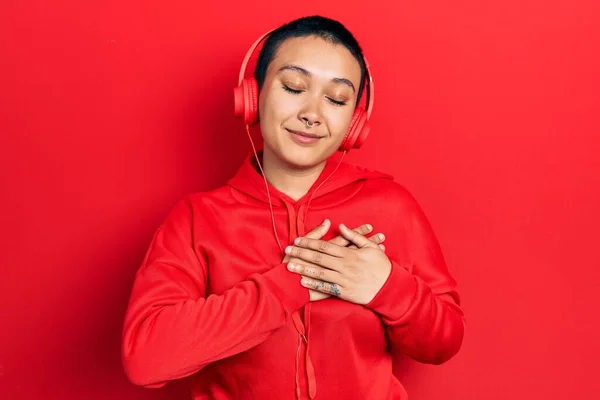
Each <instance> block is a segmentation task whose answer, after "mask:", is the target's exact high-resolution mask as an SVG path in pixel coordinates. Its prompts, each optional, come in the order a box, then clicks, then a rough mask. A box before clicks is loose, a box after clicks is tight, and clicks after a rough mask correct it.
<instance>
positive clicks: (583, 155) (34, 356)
mask: <svg viewBox="0 0 600 400" xmlns="http://www.w3.org/2000/svg"><path fill="white" fill-rule="evenodd" d="M93 3H94V4H92V2H86V1H84V2H80V1H76V0H65V1H56V2H54V4H51V2H47V1H46V2H44V1H34V0H20V1H8V2H6V1H5V2H3V6H2V9H3V10H2V12H1V13H0V14H1V16H0V41H1V42H0V43H1V44H0V87H1V90H2V94H1V95H0V99H1V100H0V101H1V104H0V121H1V125H0V129H1V136H0V171H1V172H0V174H1V175H0V178H1V181H0V183H1V186H0V190H1V196H0V205H1V210H2V211H1V214H0V215H1V218H2V219H1V221H0V222H1V224H2V225H1V231H0V232H1V233H0V239H1V240H0V243H1V246H2V248H1V252H0V257H1V264H0V265H1V268H2V270H1V272H2V273H1V277H0V296H1V297H0V300H1V302H0V306H1V307H0V310H1V311H0V324H1V329H0V332H1V333H0V335H1V338H0V339H1V341H0V343H1V344H0V398H2V399H39V398H48V399H75V398H86V399H136V400H137V399H140V400H141V399H174V398H177V397H176V394H181V393H182V390H181V387H180V385H171V387H168V388H166V389H161V390H148V389H140V388H136V387H134V386H133V385H131V384H130V383H129V382H128V381H127V380H126V378H125V376H124V374H123V372H122V369H121V364H120V358H119V357H120V356H119V346H120V334H121V326H122V318H123V315H124V312H125V307H126V302H127V300H128V296H129V290H130V286H131V284H132V281H133V275H134V272H135V270H136V269H137V267H138V265H139V263H140V262H141V258H142V256H143V254H144V252H145V250H146V247H147V245H148V244H149V240H150V238H151V235H152V233H153V232H154V230H155V229H156V228H157V226H158V224H159V223H160V222H161V221H162V220H163V218H164V217H165V216H166V213H167V212H168V211H169V209H170V208H171V207H172V206H173V205H174V203H175V202H176V201H177V200H178V199H180V198H181V197H182V196H184V195H185V194H187V193H190V192H193V191H200V190H205V189H210V188H213V187H215V186H217V185H220V184H222V183H224V182H225V180H226V179H227V178H228V177H230V176H231V175H232V174H233V173H234V171H235V170H236V169H237V167H238V165H239V163H240V162H241V160H242V158H243V156H244V155H245V154H246V152H247V151H249V149H250V147H249V144H248V140H247V137H246V136H245V132H244V130H243V128H242V125H241V124H240V122H239V121H238V120H236V119H234V117H233V96H232V88H233V86H234V85H235V83H236V81H237V74H238V70H239V65H240V62H241V60H242V58H243V56H244V54H245V51H246V50H247V48H248V47H249V46H250V44H251V43H252V42H253V41H254V40H255V39H256V37H258V36H259V35H260V34H262V33H263V32H264V31H266V30H268V29H271V28H273V27H274V26H277V25H279V24H280V23H282V22H284V21H287V20H289V19H292V18H295V17H298V16H300V15H305V14H312V13H322V14H325V15H328V16H332V17H334V18H339V19H340V20H342V21H343V22H344V23H345V24H346V25H347V26H348V27H349V28H350V29H351V30H352V31H353V32H354V33H355V34H356V35H357V36H358V38H359V39H360V41H361V42H362V44H363V47H364V48H365V51H366V54H367V56H368V58H369V60H370V62H371V67H372V70H373V74H374V79H375V85H376V104H375V111H374V114H373V121H372V122H373V125H374V129H373V133H372V135H371V137H370V139H369V140H368V141H367V143H366V145H365V146H364V147H363V148H362V149H361V150H360V151H359V152H355V153H353V154H351V155H350V156H349V157H350V161H354V162H359V163H362V164H365V165H367V166H369V167H373V168H377V169H381V170H384V171H387V172H391V173H393V174H394V175H396V177H397V179H398V180H399V181H400V182H402V183H403V184H404V185H405V186H406V187H407V188H408V189H409V190H410V191H411V192H412V193H413V194H414V195H415V196H416V198H417V199H418V200H419V202H420V203H421V205H422V206H423V208H424V209H425V211H426V213H427V215H428V216H429V217H430V219H431V222H432V224H433V226H434V228H435V230H436V233H437V234H438V236H439V239H440V242H441V244H442V247H443V249H444V252H445V255H446V258H447V261H448V264H449V265H450V268H451V270H452V272H453V274H454V276H455V277H456V278H457V280H458V281H459V283H460V290H461V294H462V296H463V306H464V309H465V311H466V313H467V331H466V337H465V342H464V346H463V349H462V350H461V352H460V353H459V354H458V355H457V356H456V357H455V358H454V359H453V360H451V361H450V362H448V363H447V364H445V365H442V366H427V365H419V364H416V363H413V362H409V361H405V362H404V363H403V366H404V367H405V369H404V370H403V372H402V375H403V377H404V382H405V384H406V386H407V389H408V391H409V394H410V395H411V398H412V399H418V400H434V399H435V400H438V399H445V400H459V399H460V400H463V399H485V400H495V399H498V400H500V399H514V400H516V399H553V400H556V399H565V400H567V399H568V400H571V399H598V398H600V379H598V372H600V371H599V368H598V366H597V359H598V356H599V355H600V329H599V328H598V316H599V315H600V312H599V311H598V306H599V303H600V302H599V300H598V293H599V292H600V273H599V268H600V256H599V255H598V251H597V249H598V239H599V238H600V235H599V234H598V226H599V223H600V211H599V210H598V205H599V204H600V189H599V187H600V178H599V175H600V157H598V152H599V151H600V139H599V133H600V123H599V116H598V115H599V113H598V111H599V108H600V95H599V94H598V93H599V89H600V80H599V71H600V56H599V54H600V22H599V18H598V17H599V11H600V7H599V5H598V4H599V3H598V2H597V1H595V0H589V1H573V0H571V1H569V0H562V1H541V0H539V1H532V0H518V1H517V0H504V1H496V2H489V1H488V2H485V1H478V0H463V1H448V2H444V1H440V0H425V1H417V2H404V3H406V4H394V3H395V2H392V1H388V0H385V1H370V2H365V1H341V0H337V1H329V2H322V1H303V2H300V3H271V0H269V1H266V0H261V1H254V2H246V3H242V2H239V4H235V3H230V2H227V1H219V2H213V3H214V4H210V3H209V2H202V1H169V2H159V1H143V2H141V1H140V2H123V1H115V0H103V1H101V2H100V1H99V2H93ZM321 3H328V4H327V5H323V4H321ZM367 3H368V7H367V6H366V4H367ZM211 7H214V8H212V9H211ZM174 340H176V338H174ZM181 398H187V397H186V396H185V395H182V396H181Z"/></svg>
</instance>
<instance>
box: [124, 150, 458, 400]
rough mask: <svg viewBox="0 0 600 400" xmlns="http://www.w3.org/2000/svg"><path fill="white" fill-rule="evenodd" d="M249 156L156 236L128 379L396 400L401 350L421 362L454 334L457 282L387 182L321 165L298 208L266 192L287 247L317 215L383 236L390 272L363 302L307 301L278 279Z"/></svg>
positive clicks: (139, 279) (206, 388) (449, 348)
mask: <svg viewBox="0 0 600 400" xmlns="http://www.w3.org/2000/svg"><path fill="white" fill-rule="evenodd" d="M253 160H254V155H253V154H251V155H250V156H248V157H247V158H246V160H245V162H244V163H243V165H242V166H241V167H240V169H239V170H238V172H237V173H236V175H235V176H234V177H233V178H232V179H231V180H229V182H228V183H227V184H226V185H224V186H222V187H220V188H217V189H215V190H213V191H209V192H203V193H195V194H192V195H189V196H187V197H185V198H184V199H182V200H181V201H180V202H179V203H178V204H177V205H176V206H175V207H174V209H173V210H172V211H171V213H170V215H169V216H168V217H167V219H166V220H165V221H164V223H163V224H162V225H161V226H160V228H159V229H158V230H157V231H156V233H155V235H154V238H153V240H152V242H151V245H150V248H149V249H148V251H147V254H146V257H145V259H144V261H143V264H142V265H141V267H140V268H139V270H138V272H137V274H136V277H135V282H134V285H133V290H132V294H131V299H130V303H129V307H128V310H127V314H126V317H125V323H124V334H123V363H124V368H125V371H126V373H127V376H128V377H129V379H130V380H131V381H132V382H133V383H135V384H137V385H142V386H145V387H151V388H152V387H161V386H163V385H165V384H166V383H167V382H169V381H171V380H175V379H180V378H184V377H187V378H188V379H190V381H191V383H192V391H193V398H194V399H196V400H199V399H203V400H208V399H215V400H224V399H235V400H244V399H296V398H297V399H311V398H316V399H328V398H337V399H346V400H352V399H356V400H359V399H360V400H365V399H368V400H370V399H373V400H378V399H406V398H407V396H406V392H405V391H404V389H403V386H402V384H401V382H400V381H399V380H398V378H397V377H396V376H394V374H393V373H392V362H393V359H394V358H395V357H397V356H399V355H400V354H405V355H408V356H409V357H412V358H413V359H415V360H417V361H420V362H423V363H431V364H440V363H443V362H445V361H447V360H449V359H450V358H452V357H453V356H454V355H455V354H456V353H457V351H458V350H459V348H460V346H461V343H462V339H463V331H464V326H463V322H464V321H463V312H462V310H461V308H460V306H459V304H460V303H459V295H458V293H457V291H456V282H455V280H454V279H453V278H452V277H451V275H450V274H449V272H448V270H447V267H446V264H445V262H444V258H443V256H442V253H441V251H440V247H439V245H438V242H437V240H436V238H435V236H434V233H433V232H432V229H431V227H430V225H429V223H428V221H427V219H426V217H425V215H424V214H423V212H422V210H421V208H420V207H419V205H418V204H417V202H416V201H415V200H414V198H413V197H412V196H411V195H410V194H409V193H408V192H407V191H406V190H405V189H404V188H403V187H402V186H400V185H399V184H398V183H396V182H394V180H393V179H392V177H390V176H389V175H386V174H383V173H380V172H377V171H372V170H369V169H366V168H362V167H359V166H355V165H352V164H349V163H346V162H344V163H342V164H341V165H340V166H339V168H338V170H337V171H336V172H335V173H334V174H333V175H332V176H331V177H330V178H329V179H328V180H327V181H326V183H325V184H324V185H323V186H321V187H320V188H318V190H317V191H316V193H314V196H313V197H312V199H311V202H310V209H308V210H307V201H308V199H309V198H310V197H311V194H313V192H314V190H315V189H316V188H317V187H318V186H319V185H320V184H321V182H322V181H323V180H324V179H325V178H326V177H327V176H329V175H330V174H331V172H332V171H333V169H334V168H335V167H336V164H337V161H335V162H334V161H333V160H330V161H329V162H328V163H327V165H326V167H325V169H324V170H323V172H322V173H321V175H320V177H319V179H318V180H317V182H315V184H314V185H313V186H312V188H311V190H310V191H309V192H308V193H307V195H306V196H304V197H303V198H302V199H300V200H298V201H294V200H293V199H292V198H290V197H288V196H287V195H285V194H283V193H281V192H279V191H278V190H277V189H275V188H274V187H273V186H270V193H271V200H272V203H273V211H274V213H275V223H276V229H277V232H278V235H279V238H280V240H281V242H282V243H281V244H282V245H283V246H284V247H285V246H286V245H288V244H292V242H293V240H294V239H295V238H296V237H297V236H303V235H305V234H306V233H307V232H308V231H310V230H311V229H313V228H314V227H316V226H317V225H319V224H320V223H321V222H322V221H323V220H324V219H325V218H329V219H330V220H331V223H332V225H331V229H330V232H329V233H328V234H327V235H326V236H325V237H324V238H323V240H329V239H331V238H333V237H334V236H336V235H338V234H339V231H338V230H337V227H338V226H339V224H340V223H344V224H346V225H347V226H349V227H351V228H353V227H357V226H359V225H362V224H365V223H370V224H372V225H373V228H374V230H373V232H383V233H384V234H385V235H386V242H385V246H386V254H387V256H388V257H389V259H390V260H391V261H392V272H391V274H390V276H389V277H388V279H387V281H386V283H385V284H384V286H383V287H382V288H381V290H380V291H379V293H378V294H377V295H376V297H375V298H374V299H373V300H372V301H371V302H370V303H369V304H367V305H365V306H363V305H357V304H353V303H350V302H348V301H344V300H341V299H338V298H334V297H330V298H328V299H325V300H321V301H317V302H310V301H309V292H308V290H307V289H306V288H304V287H302V286H301V284H300V279H301V277H300V276H299V275H298V274H294V273H292V272H290V271H288V270H287V268H286V264H284V263H283V262H282V260H283V255H282V254H281V252H280V250H279V247H278V245H277V242H276V240H275V236H274V233H273V225H272V222H271V213H270V209H269V203H268V197H267V194H266V190H265V183H264V180H263V179H262V176H261V175H260V173H259V172H257V170H256V168H254V165H255V161H253Z"/></svg>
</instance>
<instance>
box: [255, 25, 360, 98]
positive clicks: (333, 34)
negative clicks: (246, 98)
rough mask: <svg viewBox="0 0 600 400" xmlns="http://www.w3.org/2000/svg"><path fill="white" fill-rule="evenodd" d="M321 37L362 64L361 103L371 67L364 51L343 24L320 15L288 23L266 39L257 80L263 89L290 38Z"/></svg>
mask: <svg viewBox="0 0 600 400" xmlns="http://www.w3.org/2000/svg"><path fill="white" fill-rule="evenodd" d="M307 36H317V37H320V38H322V39H324V40H327V41H329V42H331V43H333V44H340V45H342V46H344V47H345V48H346V49H348V50H349V51H350V53H351V54H352V55H353V56H354V58H355V59H356V61H358V64H359V65H360V73H361V74H360V77H361V80H360V85H359V88H358V97H357V99H358V100H357V101H360V98H361V95H362V92H363V89H364V86H365V77H366V76H367V68H366V64H365V59H364V56H363V52H362V49H361V47H360V45H359V44H358V41H357V40H356V38H355V37H354V36H353V35H352V33H351V32H350V31H349V30H348V29H347V28H346V27H345V26H344V25H343V24H342V23H341V22H339V21H336V20H334V19H331V18H327V17H323V16H320V15H313V16H308V17H302V18H298V19H295V20H293V21H291V22H288V23H286V24H284V25H282V26H280V27H279V28H277V29H275V30H273V31H272V32H271V33H270V34H269V37H268V38H266V39H265V41H264V45H263V48H262V50H261V52H260V54H259V56H258V60H257V63H256V68H255V70H254V77H255V78H256V81H257V83H258V88H259V90H260V89H261V88H262V85H263V83H264V80H265V76H266V75H267V68H268V67H269V64H271V61H272V60H273V57H274V56H275V53H276V52H277V50H278V49H279V47H280V46H281V44H282V43H283V42H285V41H286V40H287V39H291V38H297V37H307Z"/></svg>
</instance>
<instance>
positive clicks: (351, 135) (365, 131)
mask: <svg viewBox="0 0 600 400" xmlns="http://www.w3.org/2000/svg"><path fill="white" fill-rule="evenodd" d="M370 130H371V127H370V126H369V121H368V117H367V113H366V112H365V111H364V110H363V109H362V108H361V107H357V108H356V110H354V113H353V114H352V119H351V120H350V126H349V127H348V132H347V133H346V137H345V138H344V141H343V142H342V144H341V145H340V148H339V151H350V150H352V149H359V148H360V147H361V146H362V145H363V143H364V142H365V141H366V140H367V136H369V131H370Z"/></svg>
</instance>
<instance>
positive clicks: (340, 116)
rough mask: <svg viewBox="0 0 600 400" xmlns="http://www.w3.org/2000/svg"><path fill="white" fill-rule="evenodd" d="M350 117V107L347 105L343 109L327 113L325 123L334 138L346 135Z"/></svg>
mask: <svg viewBox="0 0 600 400" xmlns="http://www.w3.org/2000/svg"><path fill="white" fill-rule="evenodd" d="M351 119H352V109H351V108H350V107H348V108H347V109H344V110H333V111H332V112H331V113H329V114H328V115H327V125H328V127H329V130H330V132H331V135H332V136H333V137H335V138H336V139H337V138H339V139H340V140H341V138H342V137H343V136H345V135H346V132H347V131H348V127H349V126H350V120H351Z"/></svg>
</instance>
